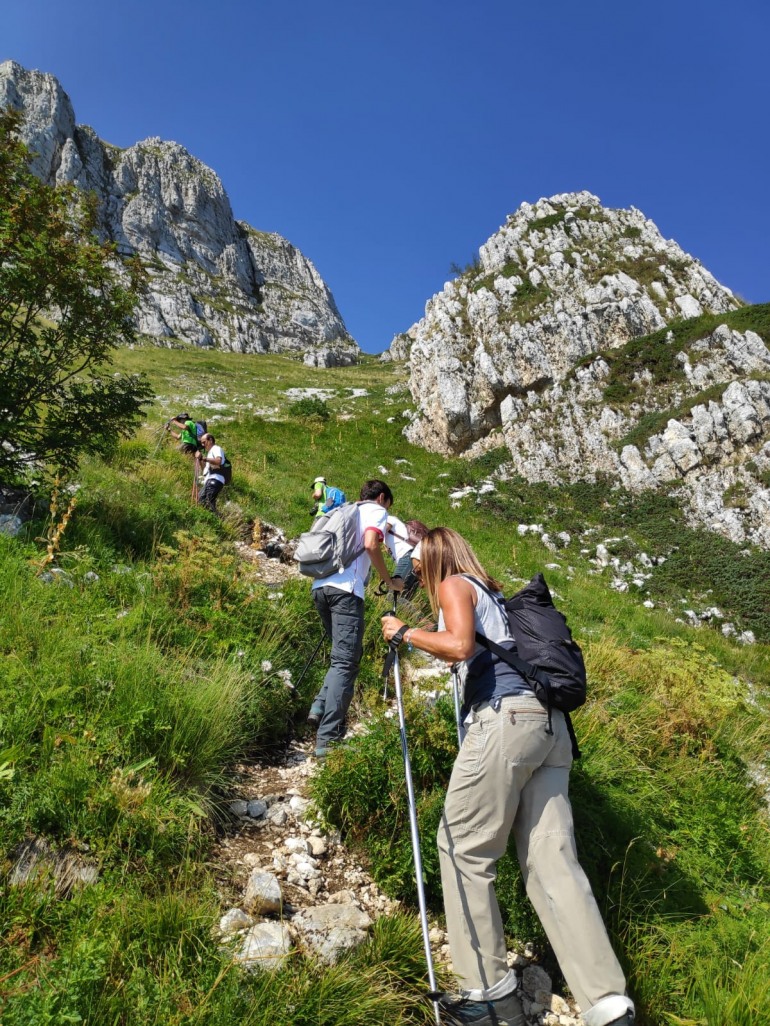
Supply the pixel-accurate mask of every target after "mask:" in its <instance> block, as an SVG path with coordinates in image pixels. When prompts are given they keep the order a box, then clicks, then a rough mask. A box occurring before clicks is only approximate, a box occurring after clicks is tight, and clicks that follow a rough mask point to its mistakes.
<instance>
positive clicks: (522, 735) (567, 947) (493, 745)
mask: <svg viewBox="0 0 770 1026" xmlns="http://www.w3.org/2000/svg"><path fill="white" fill-rule="evenodd" d="M546 722H547V716H546V712H545V710H544V709H543V707H542V706H541V705H540V703H539V702H538V701H537V699H535V698H534V697H533V698H530V697H528V696H523V697H522V696H514V697H510V698H504V699H502V700H501V703H500V707H499V711H495V709H494V708H493V707H492V706H491V705H489V704H484V705H482V706H480V707H479V708H478V709H477V710H476V711H475V712H474V713H473V722H472V723H470V725H469V726H468V732H467V735H466V737H465V740H464V742H463V745H462V748H461V749H460V752H459V754H458V756H457V760H456V762H455V764H454V768H453V770H452V776H451V779H450V781H449V788H448V791H447V797H446V804H445V806H444V813H443V816H442V820H441V824H440V826H439V831H438V846H439V854H440V859H441V881H442V885H443V890H444V906H445V910H446V918H447V931H448V935H449V946H450V950H451V953H452V962H453V964H454V969H455V973H456V974H457V976H458V978H459V980H460V982H461V986H462V987H463V989H464V990H467V991H471V992H473V997H474V999H476V1000H484V999H489V998H491V997H497V996H499V989H500V988H499V987H498V989H497V990H495V989H494V988H495V985H496V984H497V985H500V984H502V983H503V980H504V978H505V977H506V976H507V975H508V966H507V963H506V946H505V937H504V934H503V924H502V919H501V916H500V909H499V907H498V904H497V898H496V896H495V890H494V884H495V878H496V875H497V872H496V865H495V864H496V862H497V860H498V859H499V858H500V857H501V856H502V855H503V853H504V852H505V848H506V844H507V841H508V837H509V835H510V833H511V830H513V833H514V839H515V843H516V851H517V853H518V857H519V863H520V865H521V870H522V874H523V876H524V882H525V885H526V889H527V894H528V895H529V898H530V900H531V902H532V904H533V905H534V907H535V911H536V912H537V914H538V916H539V917H540V921H541V923H542V924H543V928H544V929H545V932H546V934H547V935H548V939H549V941H550V943H551V946H552V948H553V950H554V953H555V955H556V957H557V959H558V961H559V965H560V966H561V970H562V972H563V973H564V977H565V979H566V981H567V983H568V984H569V987H570V990H571V991H572V993H573V995H574V996H575V999H576V1000H577V1001H578V1003H579V1004H580V1007H581V1009H582V1010H583V1011H584V1012H585V1011H587V1010H588V1009H589V1008H590V1007H591V1006H592V1005H594V1004H595V1003H596V1002H597V1001H599V1000H600V999H601V998H603V997H605V996H606V995H608V994H624V993H625V985H626V984H625V979H624V977H623V972H622V970H621V968H620V964H619V963H618V960H617V958H616V957H615V954H614V952H613V950H612V948H611V946H610V942H609V938H608V937H607V931H606V929H605V926H604V923H603V921H602V917H601V914H600V913H599V908H598V906H597V904H596V900H595V898H594V896H593V893H592V891H591V887H590V885H589V883H588V880H587V878H586V875H585V873H584V872H583V870H582V869H581V867H580V864H579V863H578V860H577V852H576V850H575V837H574V829H573V821H572V808H571V806H570V802H569V798H568V797H567V788H568V782H569V770H570V765H571V763H572V745H571V742H570V738H569V734H568V732H567V725H566V721H565V719H564V716H563V714H562V713H560V712H554V714H553V735H551V734H547V733H546V731H545V727H546ZM504 986H505V984H504ZM490 990H491V991H493V993H492V994H491V995H488V993H487V992H488V991H490ZM479 991H480V992H481V993H478V992H479Z"/></svg>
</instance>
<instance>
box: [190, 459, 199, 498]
mask: <svg viewBox="0 0 770 1026" xmlns="http://www.w3.org/2000/svg"><path fill="white" fill-rule="evenodd" d="M191 498H192V501H193V502H195V503H197V501H198V461H197V460H193V483H192V495H191Z"/></svg>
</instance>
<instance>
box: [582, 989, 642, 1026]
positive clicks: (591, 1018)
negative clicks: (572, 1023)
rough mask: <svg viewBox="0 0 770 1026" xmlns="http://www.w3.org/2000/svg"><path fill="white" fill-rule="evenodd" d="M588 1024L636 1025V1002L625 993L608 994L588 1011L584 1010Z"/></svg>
mask: <svg viewBox="0 0 770 1026" xmlns="http://www.w3.org/2000/svg"><path fill="white" fill-rule="evenodd" d="M583 1019H584V1020H585V1023H586V1026H634V1022H635V1021H636V1016H635V1012H634V1003H633V1001H632V1000H631V998H628V997H626V996H625V995H624V994H608V995H607V997H603V998H602V999H601V1000H600V1001H597V1002H596V1004H595V1005H591V1007H590V1008H589V1009H588V1011H587V1012H583Z"/></svg>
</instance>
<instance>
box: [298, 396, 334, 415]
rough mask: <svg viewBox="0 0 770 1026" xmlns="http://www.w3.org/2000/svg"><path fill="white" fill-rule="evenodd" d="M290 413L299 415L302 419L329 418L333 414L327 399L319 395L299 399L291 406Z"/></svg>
mask: <svg viewBox="0 0 770 1026" xmlns="http://www.w3.org/2000/svg"><path fill="white" fill-rule="evenodd" d="M289 413H290V414H291V416H292V417H298V418H300V419H301V420H328V419H329V417H330V416H331V413H330V411H329V407H328V406H327V404H326V402H325V400H323V399H319V398H318V396H305V398H304V399H298V400H297V401H296V402H295V403H292V404H291V406H290V407H289Z"/></svg>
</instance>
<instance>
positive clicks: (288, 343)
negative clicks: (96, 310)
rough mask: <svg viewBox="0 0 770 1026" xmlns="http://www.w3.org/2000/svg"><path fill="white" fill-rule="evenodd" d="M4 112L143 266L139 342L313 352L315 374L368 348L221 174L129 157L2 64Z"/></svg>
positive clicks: (54, 91) (54, 176)
mask: <svg viewBox="0 0 770 1026" xmlns="http://www.w3.org/2000/svg"><path fill="white" fill-rule="evenodd" d="M0 106H11V107H14V108H17V109H19V110H22V111H23V112H24V115H25V122H24V126H23V131H22V139H23V141H24V142H25V143H26V144H27V145H28V146H29V147H30V149H31V150H32V151H33V152H35V153H36V154H37V156H36V158H35V160H34V162H33V165H32V167H33V170H34V172H35V173H36V174H37V175H38V176H39V177H40V178H42V179H43V180H44V181H45V182H47V183H49V184H54V183H62V182H74V183H75V184H76V185H78V186H79V187H80V188H82V189H84V190H88V191H91V192H93V193H94V194H95V195H96V197H97V200H98V208H99V223H100V228H101V233H102V235H103V237H104V238H105V239H107V240H109V241H111V242H114V243H115V244H116V245H117V248H118V252H119V253H120V254H121V255H122V256H133V255H138V256H139V257H140V258H141V260H142V263H143V265H144V267H145V269H146V271H147V275H148V280H149V287H148V289H147V292H146V294H145V295H143V297H142V300H141V303H140V307H139V312H138V315H137V326H138V328H139V331H140V332H142V333H143V334H145V335H148V336H149V337H151V338H153V339H154V340H156V341H157V342H159V343H163V344H166V345H169V344H174V343H175V342H178V341H183V342H188V343H192V344H193V345H196V346H202V347H215V348H221V349H229V350H235V351H236V352H257V353H259V352H290V351H293V352H305V353H308V362H309V363H311V364H313V365H320V366H331V365H334V364H344V363H351V362H353V361H354V360H355V359H356V358H357V354H358V347H357V346H356V344H355V342H354V341H353V340H352V339H351V337H350V336H349V335H348V333H347V330H346V328H345V325H344V322H343V320H342V317H341V315H340V313H339V311H338V310H337V306H336V304H335V302H334V298H333V296H332V294H331V292H330V291H329V288H328V287H327V285H326V284H325V283H324V281H323V280H322V278H321V276H320V275H319V274H318V271H317V270H316V269H315V267H314V266H313V264H312V263H311V262H310V261H309V260H308V259H307V257H305V256H303V254H302V253H300V252H299V250H297V249H296V248H295V247H294V246H292V245H291V243H290V242H287V240H286V239H283V238H281V236H280V235H277V234H275V233H272V232H260V231H257V230H256V229H255V228H252V227H251V226H250V225H248V224H246V223H245V222H242V221H237V220H236V219H235V218H234V216H233V212H232V209H231V207H230V201H229V199H228V197H227V194H226V192H225V190H224V188H223V186H222V183H221V181H220V180H219V178H218V177H217V175H216V174H215V172H214V171H212V169H211V168H209V167H206V165H205V164H202V163H201V161H199V160H197V159H196V158H195V157H193V156H191V154H189V153H188V152H187V150H185V149H184V147H182V146H180V145H179V144H177V143H174V142H166V141H163V140H161V139H145V140H144V141H142V142H138V143H136V144H135V145H134V146H131V147H129V148H128V149H125V150H121V149H119V148H118V147H116V146H111V145H110V144H109V143H106V142H103V141H102V140H101V139H99V137H98V136H97V135H96V133H95V132H94V131H93V129H91V128H89V127H88V126H83V125H77V124H76V121H75V114H74V111H73V107H72V103H71V101H70V99H69V97H68V96H67V94H66V93H65V92H64V90H63V89H62V87H61V86H60V85H59V83H58V82H57V80H56V79H55V78H54V77H53V76H52V75H48V74H44V73H42V72H39V71H28V70H26V69H25V68H22V67H21V66H20V65H19V64H16V63H15V62H13V61H6V62H5V63H3V64H0Z"/></svg>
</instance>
